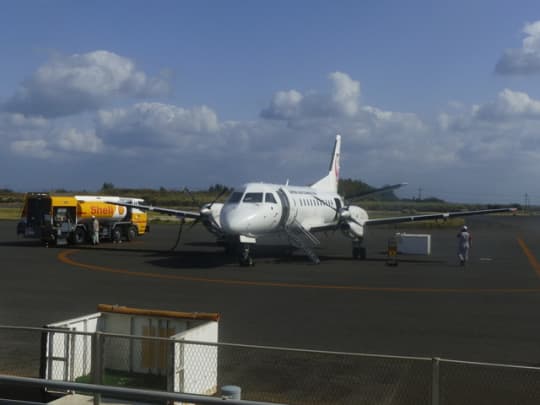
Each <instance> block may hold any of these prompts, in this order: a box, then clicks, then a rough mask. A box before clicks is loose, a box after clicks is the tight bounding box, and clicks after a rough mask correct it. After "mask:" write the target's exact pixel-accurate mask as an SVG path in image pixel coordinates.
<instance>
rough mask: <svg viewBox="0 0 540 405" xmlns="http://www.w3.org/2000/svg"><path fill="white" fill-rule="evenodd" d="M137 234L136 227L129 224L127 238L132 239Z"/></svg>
mask: <svg viewBox="0 0 540 405" xmlns="http://www.w3.org/2000/svg"><path fill="white" fill-rule="evenodd" d="M137 235H138V232H137V228H136V227H135V226H130V227H129V229H128V232H127V240H128V241H130V242H131V241H132V240H133V239H135V238H136V237H137Z"/></svg>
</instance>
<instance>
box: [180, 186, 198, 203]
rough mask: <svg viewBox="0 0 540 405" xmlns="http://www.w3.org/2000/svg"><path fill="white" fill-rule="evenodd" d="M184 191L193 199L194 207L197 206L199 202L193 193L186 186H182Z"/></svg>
mask: <svg viewBox="0 0 540 405" xmlns="http://www.w3.org/2000/svg"><path fill="white" fill-rule="evenodd" d="M183 191H184V193H187V195H189V196H190V197H191V201H193V205H194V206H195V207H198V206H199V205H200V204H199V202H198V201H197V200H196V199H195V196H194V195H193V193H192V192H191V191H189V189H188V188H187V187H184V190H183Z"/></svg>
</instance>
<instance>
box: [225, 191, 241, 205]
mask: <svg viewBox="0 0 540 405" xmlns="http://www.w3.org/2000/svg"><path fill="white" fill-rule="evenodd" d="M243 195H244V193H240V192H238V191H236V192H234V193H232V194H231V196H230V197H229V200H228V201H227V202H229V203H232V204H236V203H239V202H240V200H242V196H243Z"/></svg>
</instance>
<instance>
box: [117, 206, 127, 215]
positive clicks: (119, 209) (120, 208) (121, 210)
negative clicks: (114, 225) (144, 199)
mask: <svg viewBox="0 0 540 405" xmlns="http://www.w3.org/2000/svg"><path fill="white" fill-rule="evenodd" d="M125 212H126V207H120V206H119V207H118V213H119V214H120V215H124V213H125Z"/></svg>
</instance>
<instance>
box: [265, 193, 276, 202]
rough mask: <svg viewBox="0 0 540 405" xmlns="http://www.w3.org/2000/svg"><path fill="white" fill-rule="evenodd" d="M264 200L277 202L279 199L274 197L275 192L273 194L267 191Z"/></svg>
mask: <svg viewBox="0 0 540 405" xmlns="http://www.w3.org/2000/svg"><path fill="white" fill-rule="evenodd" d="M264 202H267V203H272V204H277V201H276V199H275V197H274V194H272V193H266V194H265V195H264Z"/></svg>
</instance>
